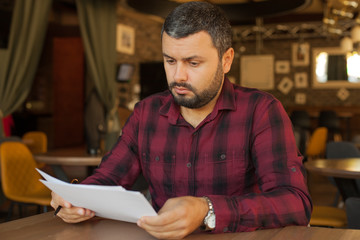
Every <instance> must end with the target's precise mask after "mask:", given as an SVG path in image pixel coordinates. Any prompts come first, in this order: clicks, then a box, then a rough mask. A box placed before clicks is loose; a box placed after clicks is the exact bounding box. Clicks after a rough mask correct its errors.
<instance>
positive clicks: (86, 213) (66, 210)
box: [50, 192, 95, 223]
mask: <svg viewBox="0 0 360 240" xmlns="http://www.w3.org/2000/svg"><path fill="white" fill-rule="evenodd" d="M51 196H52V199H51V202H50V205H51V206H52V207H53V208H54V209H56V208H57V207H58V206H62V208H61V210H60V212H58V214H57V215H56V216H59V217H60V218H61V219H62V220H64V222H67V223H77V222H82V221H85V220H88V219H90V218H92V217H93V216H95V213H94V212H93V211H91V210H89V209H86V208H80V207H74V206H72V205H71V203H69V202H68V201H65V200H64V199H63V198H62V197H60V196H59V195H57V194H56V193H54V192H51Z"/></svg>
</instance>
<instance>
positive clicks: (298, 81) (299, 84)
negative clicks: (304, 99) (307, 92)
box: [294, 72, 308, 88]
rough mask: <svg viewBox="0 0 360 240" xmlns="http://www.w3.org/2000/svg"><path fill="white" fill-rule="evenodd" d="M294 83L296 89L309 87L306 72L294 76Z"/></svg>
mask: <svg viewBox="0 0 360 240" xmlns="http://www.w3.org/2000/svg"><path fill="white" fill-rule="evenodd" d="M294 81H295V87H296V88H307V87H308V75H307V73H306V72H299V73H295V74H294Z"/></svg>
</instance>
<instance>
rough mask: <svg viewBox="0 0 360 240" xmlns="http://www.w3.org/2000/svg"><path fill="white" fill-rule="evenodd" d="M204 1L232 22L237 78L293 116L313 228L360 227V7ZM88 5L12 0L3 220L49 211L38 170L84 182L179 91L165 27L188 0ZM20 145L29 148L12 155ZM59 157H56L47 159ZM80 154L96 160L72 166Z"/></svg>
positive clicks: (331, 0) (3, 27)
mask: <svg viewBox="0 0 360 240" xmlns="http://www.w3.org/2000/svg"><path fill="white" fill-rule="evenodd" d="M204 1H206V2H210V3H213V4H216V5H218V6H219V7H220V8H222V9H223V10H224V12H225V13H226V14H227V16H228V17H229V20H230V23H231V25H232V29H233V48H234V50H235V57H234V62H233V65H232V68H231V70H230V72H229V73H228V74H227V77H228V78H229V80H230V81H231V82H233V83H235V84H238V85H241V86H245V87H251V88H258V89H261V90H263V91H266V92H269V93H270V94H272V95H274V96H275V97H276V98H277V99H279V100H280V102H281V103H282V104H283V106H284V108H285V110H286V111H287V113H288V114H289V117H290V119H291V121H292V123H293V130H294V135H295V139H296V143H297V145H298V149H299V151H300V152H301V154H302V155H303V156H304V164H305V167H306V171H307V181H308V187H309V191H310V194H311V195H312V198H313V203H314V211H313V215H312V217H311V221H310V225H313V226H321V227H327V228H342V229H344V228H345V229H346V228H351V229H360V185H358V184H360V180H357V179H360V150H359V148H360V124H359V123H360V1H359V0H291V1H288V0H204ZM39 2H41V3H39ZM44 2H47V3H46V4H44ZM79 2H83V3H79ZM84 2H86V1H77V0H52V1H50V0H49V1H36V0H30V1H28V0H14V1H13V0H0V119H1V120H2V125H0V126H2V130H1V131H0V133H2V134H1V135H0V144H1V145H0V146H1V176H2V177H1V182H2V185H1V186H2V191H1V195H0V222H6V221H13V220H17V219H20V218H22V217H29V216H32V215H35V214H39V213H41V212H43V211H46V208H42V207H43V206H49V199H50V195H49V191H46V189H45V190H42V191H43V192H41V191H40V192H41V193H40V192H39V193H38V196H37V197H36V196H35V197H34V196H32V197H34V198H35V200H34V201H31V200H29V199H30V197H29V196H26V194H27V193H26V190H24V189H26V188H35V185H36V186H38V184H41V183H40V182H38V181H37V180H36V181H35V180H34V177H35V178H37V179H39V178H41V177H40V175H38V173H37V172H36V171H35V170H34V169H35V167H37V168H40V169H43V170H44V171H45V172H48V173H49V174H52V175H55V176H56V177H59V176H60V177H59V178H62V179H65V180H69V179H72V178H74V177H76V178H78V179H84V178H85V177H86V176H87V175H88V174H90V172H91V171H92V169H94V167H96V165H97V164H98V163H99V161H100V160H101V156H102V155H103V154H104V153H105V152H106V151H108V150H109V149H110V148H111V146H112V144H114V143H115V141H116V139H117V137H118V136H119V134H120V133H121V128H122V127H123V126H124V124H125V122H126V120H127V118H128V116H129V115H130V114H131V112H132V110H133V108H134V105H135V104H136V103H137V102H138V101H141V100H142V99H143V98H145V97H147V96H149V95H151V94H153V93H156V92H159V91H163V90H166V89H167V83H166V77H165V72H164V69H163V63H162V62H163V56H162V51H161V38H160V37H161V36H160V31H161V27H162V23H163V21H164V17H165V16H166V15H167V14H168V13H169V12H170V11H171V10H172V9H173V8H174V7H176V6H177V5H179V4H180V3H182V2H187V0H109V1H100V0H98V1H96V0H92V1H88V2H90V5H91V4H92V5H93V6H92V8H91V7H89V6H87V4H86V3H84ZM104 2H111V3H110V4H108V3H107V4H105V3H104ZM111 4H112V5H111ZM104 5H106V6H104ZM94 6H95V7H94ZM111 6H113V7H111ZM94 9H97V10H98V11H97V10H94ZM92 10H94V11H92ZM9 142H11V143H17V144H18V145H9V147H8V148H9V149H5V145H7V143H9ZM15 147H16V148H15ZM18 148H20V149H22V150H21V154H11V153H14V152H16V151H20V150H18ZM47 153H53V154H54V155H51V154H49V155H50V156H55V157H54V159H55V160H54V159H53V160H50V162H46V160H41V159H44V156H45V155H46V154H47ZM56 154H57V155H56ZM66 154H68V156H70V157H69V158H70V159H66V158H65V157H63V158H62V156H65V155H66ZM14 155H16V156H14ZM80 155H81V157H83V158H84V159H85V160H84V161H85V163H80V164H76V163H69V161H72V160H71V157H73V158H74V159H75V158H77V157H78V158H81V157H80ZM7 156H8V157H9V158H22V159H21V160H19V159H16V160H14V159H10V160H12V163H10V164H7V163H5V158H8V157H7ZM59 159H60V160H59ZM330 159H331V161H330V162H329V160H330ZM350 159H351V160H352V161H351V162H346V161H350ZM57 160H59V161H58V162H56V161H57ZM51 161H53V162H51ZM61 161H63V162H61ZM14 162H16V164H15V163H14ZM94 162H95V163H94ZM327 164H328V167H329V168H330V170H328V171H327V170H326V169H324V168H325V167H326V166H327ZM15 165H16V166H15ZM7 166H10V168H8V167H7ZM11 166H12V167H11ZM14 166H15V167H14ZM25 168H33V170H26V169H25ZM337 168H338V169H337ZM337 170H338V171H337ZM339 172H340V173H339ZM347 173H348V175H347ZM16 174H22V175H23V176H25V175H26V179H27V180H25V182H21V181H17V179H20V178H19V177H18V176H16ZM28 175H29V176H28ZM6 177H9V178H10V180H6V179H5V178H6ZM24 178H25V177H24ZM11 179H12V180H11ZM14 179H16V181H15V180H14ZM9 181H10V182H11V181H13V182H16V183H15V184H13V185H7V184H8V182H9ZM30 183H31V184H33V185H31V186H28V185H29V184H30ZM138 185H139V186H136V187H135V189H138V190H140V191H142V192H143V193H144V194H147V193H146V183H144V182H143V179H139V183H138ZM350 186H351V187H350ZM18 188H19V189H20V188H21V189H22V190H20V191H17V190H16V189H18ZM39 188H40V187H39ZM44 188H45V187H44ZM44 192H45V193H44ZM18 195H19V196H18ZM39 206H40V207H39ZM10 211H11V212H10ZM48 211H52V209H51V207H50V206H49V207H48Z"/></svg>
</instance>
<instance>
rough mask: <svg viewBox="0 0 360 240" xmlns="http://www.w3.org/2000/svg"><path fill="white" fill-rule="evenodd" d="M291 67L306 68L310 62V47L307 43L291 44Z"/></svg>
mask: <svg viewBox="0 0 360 240" xmlns="http://www.w3.org/2000/svg"><path fill="white" fill-rule="evenodd" d="M291 52H292V65H293V66H308V65H309V61H310V45H309V43H306V42H302V43H300V42H299V43H293V44H292V46H291Z"/></svg>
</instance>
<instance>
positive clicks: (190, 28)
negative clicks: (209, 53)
mask: <svg viewBox="0 0 360 240" xmlns="http://www.w3.org/2000/svg"><path fill="white" fill-rule="evenodd" d="M201 31H206V32H207V33H208V34H209V35H210V37H211V39H212V42H213V44H214V46H215V48H216V49H217V51H218V54H219V58H220V59H221V57H222V56H223V54H224V53H225V52H226V51H227V50H228V49H229V48H231V45H232V31H231V26H230V23H229V20H228V18H227V17H226V15H225V13H224V12H223V11H222V10H221V9H220V8H219V7H217V6H215V5H213V4H210V3H207V2H187V3H184V4H181V5H180V6H178V7H176V8H175V9H174V10H173V11H172V12H171V13H170V14H169V15H168V16H167V17H166V19H165V22H164V24H163V27H162V30H161V38H162V37H163V33H164V32H166V34H168V35H169V36H170V37H173V38H176V39H179V38H183V37H187V36H189V35H191V34H195V33H198V32H201Z"/></svg>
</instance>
